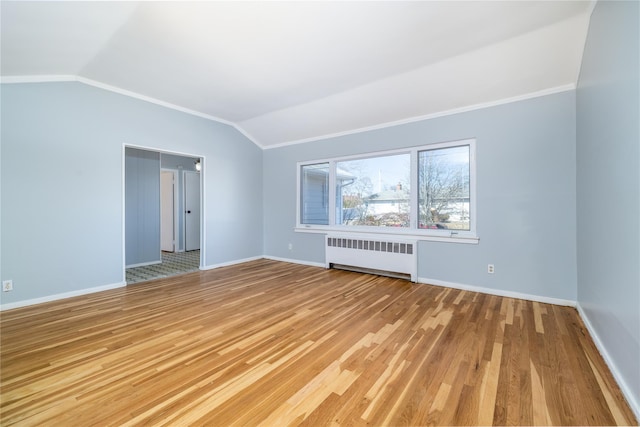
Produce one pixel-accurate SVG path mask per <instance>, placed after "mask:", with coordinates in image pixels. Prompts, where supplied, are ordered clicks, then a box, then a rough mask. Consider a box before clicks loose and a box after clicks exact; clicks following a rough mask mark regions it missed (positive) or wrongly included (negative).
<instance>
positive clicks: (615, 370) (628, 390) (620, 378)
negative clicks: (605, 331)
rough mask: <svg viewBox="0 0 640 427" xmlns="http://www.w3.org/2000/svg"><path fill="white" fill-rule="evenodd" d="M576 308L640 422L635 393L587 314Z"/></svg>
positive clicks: (638, 405)
mask: <svg viewBox="0 0 640 427" xmlns="http://www.w3.org/2000/svg"><path fill="white" fill-rule="evenodd" d="M576 308H577V309H578V314H580V318H581V319H582V321H583V322H584V325H585V326H586V328H587V330H588V331H589V334H590V335H591V338H592V339H593V342H594V344H595V345H596V347H597V349H598V351H599V352H600V354H601V355H602V358H603V359H604V362H605V363H606V364H607V366H608V367H609V370H610V371H611V374H612V375H613V378H614V379H615V380H616V382H617V383H618V386H619V387H620V390H621V391H622V394H623V395H624V397H625V399H627V403H628V404H629V407H630V408H631V410H632V411H633V413H634V414H635V416H636V419H638V420H640V402H638V399H637V398H636V397H635V396H634V395H633V392H632V390H631V388H629V385H628V384H627V382H626V381H625V379H624V377H623V376H622V374H620V371H619V370H618V368H617V366H616V364H615V362H614V361H613V359H612V358H611V356H610V355H609V352H608V351H607V348H606V347H605V346H604V344H603V343H602V341H601V340H600V337H599V336H598V334H597V333H596V330H595V329H594V328H593V325H592V324H591V321H590V320H589V317H588V316H587V313H585V311H584V310H583V309H582V306H581V305H580V303H577V307H576Z"/></svg>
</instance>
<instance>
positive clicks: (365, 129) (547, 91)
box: [264, 83, 576, 150]
mask: <svg viewBox="0 0 640 427" xmlns="http://www.w3.org/2000/svg"><path fill="white" fill-rule="evenodd" d="M575 89H576V84H575V83H570V84H566V85H562V86H556V87H553V88H549V89H543V90H540V91H537V92H531V93H526V94H524V95H518V96H513V97H510V98H503V99H499V100H496V101H490V102H483V103H480V104H474V105H469V106H466V107H460V108H454V109H451V110H446V111H440V112H437V113H431V114H425V115H422V116H415V117H410V118H407V119H402V120H396V121H393V122H386V123H381V124H378V125H373V126H366V127H362V128H358V129H352V130H348V131H344V132H337V133H331V134H326V135H322V136H317V137H316V136H314V137H311V138H304V139H298V140H293V141H289V142H282V143H279V144H273V145H268V146H266V147H264V149H265V150H270V149H273V148H281V147H286V146H289V145H297V144H304V143H307V142H313V141H320V140H323V139H329V138H337V137H340V136H346V135H353V134H356V133H362V132H369V131H372V130H378V129H384V128H389V127H394V126H399V125H404V124H408V123H414V122H420V121H423V120H430V119H435V118H438V117H444V116H451V115H453V114H460V113H467V112H469V111H475V110H482V109H484V108H490V107H496V106H499V105H504V104H510V103H512V102H518V101H525V100H528V99H533V98H538V97H541V96H546V95H553V94H556V93H561V92H567V91H570V90H575Z"/></svg>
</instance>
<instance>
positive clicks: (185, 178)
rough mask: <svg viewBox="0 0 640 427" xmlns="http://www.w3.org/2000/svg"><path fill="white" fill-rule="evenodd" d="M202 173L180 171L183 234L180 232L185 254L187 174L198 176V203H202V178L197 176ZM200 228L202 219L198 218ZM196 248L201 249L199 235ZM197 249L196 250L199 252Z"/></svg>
mask: <svg viewBox="0 0 640 427" xmlns="http://www.w3.org/2000/svg"><path fill="white" fill-rule="evenodd" d="M201 173H202V172H197V171H186V170H183V171H182V186H183V189H182V207H183V209H182V210H183V212H184V220H183V224H182V226H183V228H184V229H183V232H182V247H183V248H184V251H185V252H187V251H188V249H187V212H186V211H187V174H194V175H196V176H198V181H200V182H199V184H200V185H199V186H198V191H199V193H200V195H199V196H200V197H199V198H200V203H202V178H201V177H200V176H199V175H200V174H201ZM200 212H201V213H202V207H201V209H200ZM200 226H202V217H201V218H200ZM198 246H199V247H200V249H202V235H200V241H199V242H198ZM200 249H198V250H200Z"/></svg>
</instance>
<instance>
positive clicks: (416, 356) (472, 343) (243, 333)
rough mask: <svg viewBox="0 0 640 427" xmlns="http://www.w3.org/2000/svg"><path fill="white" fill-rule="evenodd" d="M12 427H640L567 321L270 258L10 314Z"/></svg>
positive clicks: (6, 334) (6, 361) (568, 317)
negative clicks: (468, 426) (471, 426)
mask: <svg viewBox="0 0 640 427" xmlns="http://www.w3.org/2000/svg"><path fill="white" fill-rule="evenodd" d="M0 327H1V333H2V341H1V344H2V348H1V366H0V367H1V387H2V389H1V399H2V400H1V404H0V409H1V422H0V424H2V425H3V426H9V425H25V426H28V425H59V426H103V425H104V426H107V425H118V426H120V425H122V426H129V425H159V426H163V425H176V426H187V425H209V426H232V425H235V426H254V425H263V426H287V425H306V426H323V425H333V426H338V425H356V426H364V425H371V426H387V425H389V426H391V425H393V426H398V425H410V426H419V425H491V424H493V425H613V424H624V425H629V424H637V421H636V420H635V419H634V417H633V414H632V412H631V411H630V409H629V407H628V406H627V404H626V403H625V401H624V399H623V398H622V395H621V392H620V390H619V389H618V387H617V385H616V384H615V382H614V381H613V379H612V376H611V374H610V372H609V371H608V370H607V368H606V366H605V364H604V362H603V360H602V358H601V356H600V355H599V353H598V351H597V350H596V348H595V346H594V344H593V342H592V340H591V338H590V337H589V335H588V333H587V330H586V329H585V327H584V325H583V323H582V321H581V320H580V318H579V316H578V314H577V312H576V310H575V309H573V308H568V307H560V306H554V305H548V304H542V303H536V302H530V301H523V300H517V299H511V298H503V297H497V296H491V295H486V294H480V293H474V292H468V291H459V290H454V289H448V288H442V287H436V286H430V285H424V284H411V283H410V282H407V281H404V280H400V279H391V278H383V277H378V276H372V275H366V274H359V273H351V272H344V271H337V270H324V269H322V268H317V267H307V266H301V265H295V264H288V263H282V262H277V261H270V260H258V261H253V262H249V263H245V264H241V265H236V266H231V267H224V268H220V269H216V270H210V271H205V272H196V273H190V274H187V275H184V276H179V277H174V278H168V279H162V280H158V281H152V282H146V283H144V284H139V285H132V286H129V287H127V288H122V289H116V290H111V291H106V292H101V293H95V294H91V295H86V296H82V297H77V298H72V299H67V300H61V301H56V302H52V303H47V304H41V305H38V306H31V307H26V308H19V309H14V310H8V311H5V312H3V313H1V324H0Z"/></svg>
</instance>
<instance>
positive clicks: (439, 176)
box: [418, 150, 469, 228]
mask: <svg viewBox="0 0 640 427" xmlns="http://www.w3.org/2000/svg"><path fill="white" fill-rule="evenodd" d="M440 151H441V150H433V151H425V152H422V153H420V158H419V168H418V196H419V215H418V217H419V218H418V219H419V226H420V227H421V228H430V227H438V226H439V224H440V223H441V222H444V221H446V220H448V218H449V215H450V214H451V213H456V214H457V215H459V216H460V217H463V216H464V214H463V212H454V211H455V210H456V205H458V206H462V205H463V203H456V202H459V201H461V200H464V199H466V198H468V197H469V166H468V164H464V163H459V162H457V163H456V162H452V161H451V160H450V159H449V156H448V155H447V154H446V153H443V152H440ZM458 210H460V208H458ZM440 226H442V225H440Z"/></svg>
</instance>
